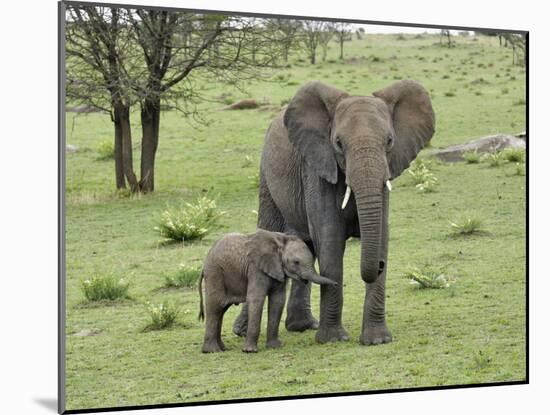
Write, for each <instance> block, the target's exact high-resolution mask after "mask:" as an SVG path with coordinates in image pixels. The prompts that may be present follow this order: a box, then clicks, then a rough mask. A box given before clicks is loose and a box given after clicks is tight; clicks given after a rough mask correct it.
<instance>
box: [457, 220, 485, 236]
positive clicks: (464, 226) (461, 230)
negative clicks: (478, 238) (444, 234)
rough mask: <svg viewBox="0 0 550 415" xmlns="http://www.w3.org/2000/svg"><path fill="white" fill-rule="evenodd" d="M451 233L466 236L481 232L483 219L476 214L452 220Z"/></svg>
mask: <svg viewBox="0 0 550 415" xmlns="http://www.w3.org/2000/svg"><path fill="white" fill-rule="evenodd" d="M450 224H451V235H453V236H464V235H472V234H475V233H481V232H482V228H483V221H482V220H481V219H479V218H477V217H475V216H465V217H463V218H461V219H459V220H458V221H456V222H450Z"/></svg>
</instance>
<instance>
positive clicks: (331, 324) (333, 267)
mask: <svg viewBox="0 0 550 415" xmlns="http://www.w3.org/2000/svg"><path fill="white" fill-rule="evenodd" d="M344 244H345V242H344V241H343V240H342V241H340V242H339V243H337V244H332V245H331V246H323V247H321V250H320V255H319V269H320V274H321V275H323V276H325V277H327V278H330V279H331V280H333V281H336V282H337V283H338V285H337V286H330V285H321V319H320V322H319V329H318V330H317V333H316V335H315V340H316V341H317V342H319V343H327V342H333V341H346V340H348V339H349V337H348V333H347V332H346V330H345V329H344V327H343V326H342V307H343V305H344V296H343V284H342V281H343V256H344Z"/></svg>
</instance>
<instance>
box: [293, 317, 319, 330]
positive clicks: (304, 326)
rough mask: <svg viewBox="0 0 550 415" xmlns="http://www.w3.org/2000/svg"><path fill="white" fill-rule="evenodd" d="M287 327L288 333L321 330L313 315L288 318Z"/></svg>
mask: <svg viewBox="0 0 550 415" xmlns="http://www.w3.org/2000/svg"><path fill="white" fill-rule="evenodd" d="M285 327H286V329H287V330H288V331H305V330H317V329H318V328H319V321H317V319H316V318H315V317H313V316H312V315H311V313H307V314H302V315H299V316H294V317H292V316H287V318H286V320H285Z"/></svg>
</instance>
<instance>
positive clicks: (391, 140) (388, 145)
mask: <svg viewBox="0 0 550 415" xmlns="http://www.w3.org/2000/svg"><path fill="white" fill-rule="evenodd" d="M386 145H387V147H388V149H391V148H392V147H393V134H390V135H388V140H387V143H386Z"/></svg>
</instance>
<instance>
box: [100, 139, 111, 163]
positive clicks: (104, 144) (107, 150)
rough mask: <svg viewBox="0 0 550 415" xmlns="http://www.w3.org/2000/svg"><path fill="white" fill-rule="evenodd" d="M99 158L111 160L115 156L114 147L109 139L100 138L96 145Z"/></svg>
mask: <svg viewBox="0 0 550 415" xmlns="http://www.w3.org/2000/svg"><path fill="white" fill-rule="evenodd" d="M96 151H97V154H98V159H99V160H111V159H114V158H115V148H114V146H113V142H112V141H111V140H101V141H100V142H99V143H98V144H97V147H96Z"/></svg>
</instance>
